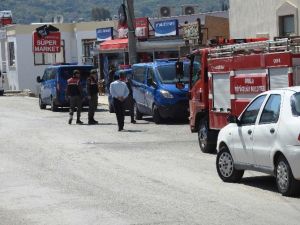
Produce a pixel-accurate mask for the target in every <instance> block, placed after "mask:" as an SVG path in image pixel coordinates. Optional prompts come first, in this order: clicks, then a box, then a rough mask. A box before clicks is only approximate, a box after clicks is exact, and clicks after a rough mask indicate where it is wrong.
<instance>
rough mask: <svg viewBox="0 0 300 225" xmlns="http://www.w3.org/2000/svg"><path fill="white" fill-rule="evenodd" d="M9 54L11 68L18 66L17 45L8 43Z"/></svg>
mask: <svg viewBox="0 0 300 225" xmlns="http://www.w3.org/2000/svg"><path fill="white" fill-rule="evenodd" d="M8 54H9V66H15V65H16V57H15V43H14V42H8Z"/></svg>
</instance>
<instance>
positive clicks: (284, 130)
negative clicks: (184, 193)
mask: <svg viewBox="0 0 300 225" xmlns="http://www.w3.org/2000/svg"><path fill="white" fill-rule="evenodd" d="M228 122H229V124H228V125H227V126H225V127H224V128H223V129H221V131H220V133H219V136H218V142H217V151H218V154H217V160H216V166H217V171H218V174H219V176H220V178H221V179H222V180H223V181H225V182H238V181H240V180H241V178H242V176H243V174H244V170H255V171H259V172H263V173H267V174H271V175H274V176H275V177H276V183H277V187H278V190H279V192H280V193H281V194H282V195H285V196H295V195H299V194H300V86H298V87H290V88H284V89H278V90H271V91H267V92H264V93H262V94H260V95H258V96H257V97H256V98H255V99H253V100H252V101H251V103H250V104H249V105H248V106H247V107H246V108H245V110H244V111H243V112H242V113H241V115H240V116H239V117H236V116H232V115H231V116H229V117H228Z"/></svg>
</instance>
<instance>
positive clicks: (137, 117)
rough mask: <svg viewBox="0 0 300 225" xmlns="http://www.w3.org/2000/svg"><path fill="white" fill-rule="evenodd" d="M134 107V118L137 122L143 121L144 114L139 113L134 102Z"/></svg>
mask: <svg viewBox="0 0 300 225" xmlns="http://www.w3.org/2000/svg"><path fill="white" fill-rule="evenodd" d="M133 107H134V109H133V110H134V117H135V119H136V120H141V119H143V114H142V113H141V112H140V111H139V109H138V107H137V104H136V102H134V105H133Z"/></svg>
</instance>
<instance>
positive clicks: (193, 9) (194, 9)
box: [181, 5, 199, 15]
mask: <svg viewBox="0 0 300 225" xmlns="http://www.w3.org/2000/svg"><path fill="white" fill-rule="evenodd" d="M181 10H182V12H181V14H182V15H193V14H197V13H199V6H198V5H182V6H181Z"/></svg>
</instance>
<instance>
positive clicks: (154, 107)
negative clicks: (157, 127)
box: [153, 105, 162, 124]
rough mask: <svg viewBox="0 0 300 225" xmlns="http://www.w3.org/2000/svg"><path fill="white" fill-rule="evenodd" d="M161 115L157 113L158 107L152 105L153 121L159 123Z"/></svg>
mask: <svg viewBox="0 0 300 225" xmlns="http://www.w3.org/2000/svg"><path fill="white" fill-rule="evenodd" d="M161 120H162V118H161V116H160V114H159V111H158V108H157V106H156V105H154V106H153V121H154V123H156V124H160V123H161Z"/></svg>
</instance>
